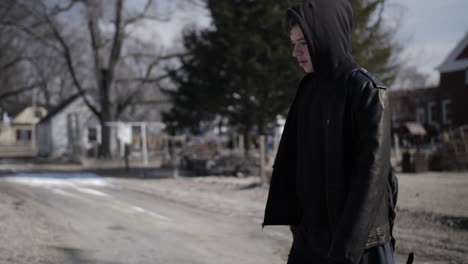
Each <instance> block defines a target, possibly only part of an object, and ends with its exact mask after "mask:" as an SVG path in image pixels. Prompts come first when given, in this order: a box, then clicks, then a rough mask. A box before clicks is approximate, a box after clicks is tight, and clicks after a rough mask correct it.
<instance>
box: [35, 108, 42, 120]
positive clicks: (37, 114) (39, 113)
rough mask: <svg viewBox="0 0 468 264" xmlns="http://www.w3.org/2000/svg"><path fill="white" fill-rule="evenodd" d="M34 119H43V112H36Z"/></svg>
mask: <svg viewBox="0 0 468 264" xmlns="http://www.w3.org/2000/svg"><path fill="white" fill-rule="evenodd" d="M34 117H36V118H39V119H41V118H42V112H41V111H39V110H36V111H34Z"/></svg>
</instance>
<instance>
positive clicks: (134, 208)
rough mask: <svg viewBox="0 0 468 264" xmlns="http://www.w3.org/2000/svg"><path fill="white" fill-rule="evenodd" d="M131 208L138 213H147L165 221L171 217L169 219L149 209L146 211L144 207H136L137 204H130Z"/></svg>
mask: <svg viewBox="0 0 468 264" xmlns="http://www.w3.org/2000/svg"><path fill="white" fill-rule="evenodd" d="M131 208H132V209H133V210H135V211H137V212H139V213H144V214H148V215H150V216H152V217H154V218H156V219H160V220H165V221H169V220H171V219H169V218H168V217H166V216H164V215H160V214H157V213H155V212H151V211H148V210H146V209H143V208H141V207H138V206H132V207H131Z"/></svg>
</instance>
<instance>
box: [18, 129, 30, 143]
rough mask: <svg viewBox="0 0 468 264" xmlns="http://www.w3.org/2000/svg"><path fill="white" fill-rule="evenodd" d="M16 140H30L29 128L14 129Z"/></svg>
mask: <svg viewBox="0 0 468 264" xmlns="http://www.w3.org/2000/svg"><path fill="white" fill-rule="evenodd" d="M16 140H17V141H30V140H31V130H29V129H18V130H16Z"/></svg>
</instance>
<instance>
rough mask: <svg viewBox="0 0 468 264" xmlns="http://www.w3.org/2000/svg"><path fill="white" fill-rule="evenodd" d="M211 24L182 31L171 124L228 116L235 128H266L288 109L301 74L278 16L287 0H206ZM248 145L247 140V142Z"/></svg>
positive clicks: (242, 130) (194, 126) (188, 124)
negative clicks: (201, 28)
mask: <svg viewBox="0 0 468 264" xmlns="http://www.w3.org/2000/svg"><path fill="white" fill-rule="evenodd" d="M207 6H208V8H209V10H210V11H211V15H212V19H213V25H212V27H211V28H209V29H205V30H203V31H201V32H197V31H194V30H190V31H188V32H186V34H184V41H183V42H184V45H185V48H186V49H187V51H188V54H189V55H188V56H183V57H180V58H179V59H180V63H181V68H180V69H178V70H172V71H170V73H171V76H172V80H173V81H174V83H175V84H176V86H177V87H178V89H177V91H172V92H171V91H169V94H170V95H171V97H172V100H173V103H174V108H173V109H172V110H171V111H170V112H169V113H167V114H166V115H165V121H166V122H168V123H169V124H170V125H172V127H173V128H191V129H192V131H195V132H197V130H198V128H200V124H202V122H200V121H209V120H215V118H217V117H218V120H227V121H228V125H230V126H231V127H233V128H234V129H236V130H237V131H238V132H239V133H242V134H244V138H247V137H248V134H249V133H251V132H252V131H255V132H257V133H259V134H264V133H265V132H266V131H267V126H268V125H271V124H275V122H276V118H277V115H278V114H283V115H285V114H286V111H287V109H288V106H289V105H290V103H291V98H292V96H293V95H294V93H295V90H296V87H297V83H298V81H299V80H300V77H301V76H302V75H303V73H301V70H300V69H299V67H297V65H295V60H294V59H293V58H292V57H291V49H290V45H289V44H288V43H289V40H288V34H286V32H285V31H284V30H283V27H282V20H283V17H284V14H285V10H286V8H287V7H288V6H289V5H288V3H287V1H277V0H276V1H274V0H257V1H245V0H208V1H207ZM247 147H248V146H247Z"/></svg>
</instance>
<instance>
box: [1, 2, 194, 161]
mask: <svg viewBox="0 0 468 264" xmlns="http://www.w3.org/2000/svg"><path fill="white" fill-rule="evenodd" d="M180 1H182V0H180ZM8 2H9V4H8V5H6V4H5V7H4V8H2V9H1V10H5V16H4V17H3V18H2V21H1V26H2V28H5V30H10V31H11V30H14V31H16V32H17V34H20V35H22V36H23V37H24V38H26V39H28V40H29V41H30V43H34V45H37V46H38V47H40V50H41V54H46V58H43V57H42V56H39V57H38V56H34V54H31V53H32V52H26V53H21V54H25V55H22V56H19V57H17V58H15V60H16V61H18V62H14V63H19V61H21V60H23V59H25V60H26V61H27V62H28V65H29V66H28V67H29V69H30V70H31V71H33V72H34V74H32V75H34V78H31V79H34V80H37V83H38V84H37V85H40V86H41V90H42V93H43V94H44V97H45V98H49V96H48V95H47V94H50V93H51V89H53V88H54V87H50V86H53V85H51V84H53V82H54V81H56V78H57V76H62V77H64V78H63V79H64V80H70V81H71V83H72V84H73V86H74V87H75V89H76V92H79V93H80V94H81V95H82V97H83V99H84V101H85V103H86V105H87V106H88V107H89V109H90V110H91V111H92V112H93V113H94V114H95V115H96V117H97V118H98V120H99V121H100V123H101V126H102V130H101V131H102V140H103V141H102V147H101V155H103V156H108V155H109V151H110V141H109V140H110V136H109V132H110V131H109V129H108V127H107V126H106V125H105V124H106V123H107V122H109V121H113V120H115V119H116V118H118V117H119V116H120V115H121V114H122V113H123V112H124V111H125V109H126V108H127V107H129V106H130V105H132V104H133V103H134V102H135V101H136V100H137V99H139V98H140V97H141V96H142V94H144V91H145V88H148V87H149V86H153V87H157V85H158V83H159V82H160V81H161V80H163V79H164V78H165V76H164V75H160V74H159V73H158V71H157V69H158V68H159V67H160V66H161V63H163V62H164V61H167V60H169V59H171V58H172V57H174V56H176V55H178V54H164V53H162V52H161V49H157V48H156V47H155V45H148V44H145V43H141V41H139V40H138V37H136V36H133V35H132V34H131V33H132V32H131V31H132V29H134V28H135V27H137V26H138V25H139V23H141V22H142V21H146V20H153V21H167V20H168V19H170V16H171V13H170V12H163V11H161V10H159V9H158V8H159V5H157V4H158V3H156V2H155V1H154V0H147V1H146V2H145V4H144V5H143V6H141V7H133V8H132V6H131V5H130V2H129V1H125V0H108V1H95V0H68V1H66V2H64V1H52V0H36V1H27V0H17V1H8ZM185 2H188V1H187V0H186V1H185ZM1 10H0V11H1ZM31 45H32V44H31ZM27 48H30V46H29V45H28V47H27ZM36 55H37V53H36ZM23 57H24V58H23ZM12 63H13V61H12ZM47 65H58V67H59V69H61V70H62V72H61V73H58V72H56V71H54V67H50V68H48V67H47ZM0 67H1V64H0ZM46 67H47V68H46ZM64 69H65V71H63V70H64ZM26 88H27V87H26V86H25V87H24V89H26ZM16 91H18V92H19V91H20V89H16ZM47 100H50V99H47ZM49 104H50V101H49Z"/></svg>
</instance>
